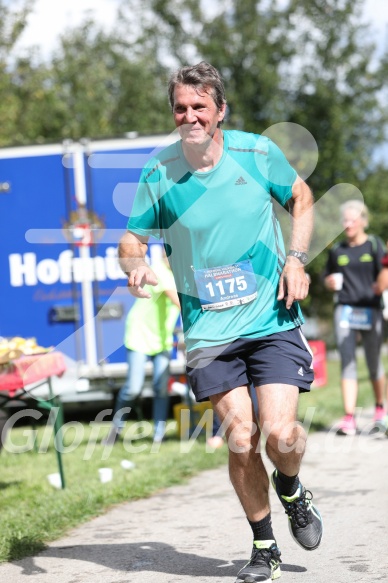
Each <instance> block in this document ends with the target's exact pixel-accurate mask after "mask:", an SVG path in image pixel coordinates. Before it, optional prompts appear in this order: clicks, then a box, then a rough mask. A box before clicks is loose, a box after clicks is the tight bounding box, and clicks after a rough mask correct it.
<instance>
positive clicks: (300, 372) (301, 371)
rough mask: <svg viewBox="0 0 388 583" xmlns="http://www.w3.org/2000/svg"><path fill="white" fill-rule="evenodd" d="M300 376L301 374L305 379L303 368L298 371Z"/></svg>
mask: <svg viewBox="0 0 388 583" xmlns="http://www.w3.org/2000/svg"><path fill="white" fill-rule="evenodd" d="M298 374H299V375H300V376H301V377H303V376H304V375H303V368H302V367H300V369H299V370H298Z"/></svg>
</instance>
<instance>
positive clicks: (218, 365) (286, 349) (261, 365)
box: [186, 328, 314, 401]
mask: <svg viewBox="0 0 388 583" xmlns="http://www.w3.org/2000/svg"><path fill="white" fill-rule="evenodd" d="M186 371H187V376H188V379H189V383H190V385H191V388H192V390H193V393H194V395H195V398H196V400H197V401H205V400H207V399H208V398H209V397H210V396H211V395H216V394H218V393H223V392H225V391H229V390H231V389H235V388H237V387H240V386H244V385H249V384H251V383H252V384H253V385H254V386H255V387H258V386H262V385H271V384H286V385H293V386H297V387H299V391H300V392H307V391H309V390H310V385H311V383H312V382H313V380H314V373H313V367H312V352H311V350H310V348H309V346H308V343H307V340H306V338H305V337H304V335H303V333H302V331H301V329H300V328H294V329H292V330H286V331H284V332H278V333H276V334H270V335H269V336H263V337H262V338H252V339H249V338H239V339H238V340H235V341H234V342H231V343H230V344H223V345H222V346H212V347H209V348H197V349H195V350H192V351H190V352H189V353H188V355H187V367H186Z"/></svg>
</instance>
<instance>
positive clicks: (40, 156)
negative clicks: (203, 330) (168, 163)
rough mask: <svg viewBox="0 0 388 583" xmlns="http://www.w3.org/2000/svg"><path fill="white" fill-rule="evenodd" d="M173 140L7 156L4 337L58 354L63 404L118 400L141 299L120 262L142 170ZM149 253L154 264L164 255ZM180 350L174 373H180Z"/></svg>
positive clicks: (2, 220) (57, 387)
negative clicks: (131, 313) (130, 321)
mask: <svg viewBox="0 0 388 583" xmlns="http://www.w3.org/2000/svg"><path fill="white" fill-rule="evenodd" d="M172 139H174V138H173V136H171V137H170V136H149V137H133V136H132V135H131V136H130V137H128V138H125V139H118V140H104V141H87V140H84V141H82V142H77V143H75V142H69V141H66V142H64V143H62V144H53V145H36V146H30V147H15V148H4V149H0V232H1V254H0V274H1V275H0V277H1V302H0V336H2V337H6V338H12V337H15V336H17V337H23V338H31V337H33V338H36V339H37V343H38V344H39V345H40V346H44V347H51V346H53V347H55V349H57V350H59V351H61V352H62V353H63V354H64V355H65V357H66V360H67V364H68V370H67V373H66V374H65V375H64V377H63V378H62V379H57V380H56V382H55V383H54V392H55V393H60V394H61V398H62V400H63V402H64V403H65V405H66V403H68V404H71V403H80V402H85V401H89V402H93V403H96V402H98V401H104V400H105V401H106V400H108V401H109V400H111V398H112V394H113V392H114V390H115V389H116V388H117V387H118V386H120V385H121V383H122V381H123V379H124V377H125V371H126V355H125V348H124V347H123V333H124V323H125V317H126V314H127V312H128V310H130V309H131V306H132V304H133V301H134V298H133V297H132V296H131V295H130V294H129V293H128V290H127V288H126V278H125V276H124V274H123V273H122V272H121V270H120V268H119V265H118V261H117V242H118V240H119V238H120V236H121V235H122V234H123V233H124V231H125V227H126V222H127V217H128V215H129V212H130V210H131V206H132V203H133V198H134V194H135V192H136V187H137V183H138V180H139V176H140V172H141V168H142V167H143V166H144V164H145V162H146V161H147V159H149V157H150V156H152V155H153V154H154V153H155V152H156V151H158V150H159V149H160V148H163V147H165V146H166V145H167V144H168V143H170V141H171V140H172ZM160 253H161V246H160V243H159V242H156V241H154V242H152V241H151V244H150V262H151V263H152V261H153V260H154V259H155V258H156V257H157V256H159V255H160ZM183 361H184V358H183V355H182V352H181V350H177V351H176V353H175V358H173V360H172V372H173V373H174V374H176V375H179V374H182V373H183V370H184V362H183Z"/></svg>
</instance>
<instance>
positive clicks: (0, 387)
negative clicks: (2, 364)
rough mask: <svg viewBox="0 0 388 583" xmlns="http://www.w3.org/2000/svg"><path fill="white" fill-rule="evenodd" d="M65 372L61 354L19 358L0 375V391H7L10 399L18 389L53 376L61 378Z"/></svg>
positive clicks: (51, 353) (54, 353)
mask: <svg viewBox="0 0 388 583" xmlns="http://www.w3.org/2000/svg"><path fill="white" fill-rule="evenodd" d="M65 370H66V364H65V359H64V357H63V354H62V353H61V352H48V353H46V354H35V355H32V356H21V357H20V358H16V359H15V360H13V361H12V363H11V365H10V366H9V367H8V368H7V370H6V371H5V372H2V373H0V391H8V393H9V395H10V396H11V397H12V396H13V395H14V394H15V393H16V391H17V390H18V389H22V388H23V387H25V386H26V385H30V384H32V383H37V382H39V381H42V380H44V379H47V378H48V377H52V376H54V375H55V376H61V375H62V374H63V373H64V372H65Z"/></svg>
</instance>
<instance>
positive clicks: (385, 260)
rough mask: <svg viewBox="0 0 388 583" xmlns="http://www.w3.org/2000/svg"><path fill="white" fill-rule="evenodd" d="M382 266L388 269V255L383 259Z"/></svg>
mask: <svg viewBox="0 0 388 583" xmlns="http://www.w3.org/2000/svg"><path fill="white" fill-rule="evenodd" d="M381 265H382V266H383V267H388V253H387V254H386V255H384V257H383V258H382V260H381Z"/></svg>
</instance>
